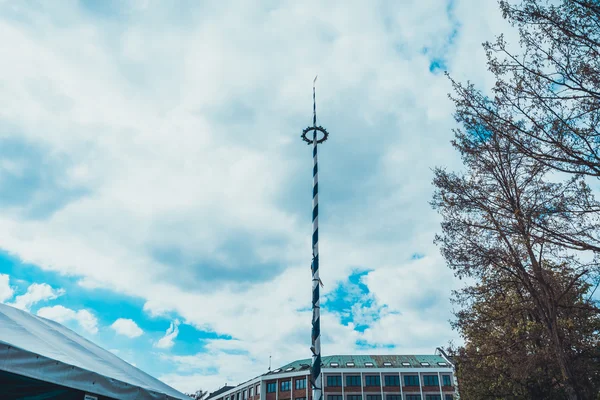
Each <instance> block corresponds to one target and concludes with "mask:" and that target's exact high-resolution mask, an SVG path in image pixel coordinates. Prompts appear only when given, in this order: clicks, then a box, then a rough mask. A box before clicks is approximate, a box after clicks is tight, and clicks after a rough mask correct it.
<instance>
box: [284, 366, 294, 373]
mask: <svg viewBox="0 0 600 400" xmlns="http://www.w3.org/2000/svg"><path fill="white" fill-rule="evenodd" d="M293 369H294V367H289V368H286V369H285V372H290V371H291V370H293Z"/></svg>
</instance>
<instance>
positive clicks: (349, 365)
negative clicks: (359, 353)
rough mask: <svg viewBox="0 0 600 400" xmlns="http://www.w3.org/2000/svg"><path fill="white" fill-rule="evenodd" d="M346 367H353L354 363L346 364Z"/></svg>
mask: <svg viewBox="0 0 600 400" xmlns="http://www.w3.org/2000/svg"><path fill="white" fill-rule="evenodd" d="M346 367H354V363H353V362H347V363H346Z"/></svg>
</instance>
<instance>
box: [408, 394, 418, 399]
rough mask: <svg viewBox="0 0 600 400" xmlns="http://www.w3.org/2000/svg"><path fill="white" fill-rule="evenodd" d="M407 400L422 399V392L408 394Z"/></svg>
mask: <svg viewBox="0 0 600 400" xmlns="http://www.w3.org/2000/svg"><path fill="white" fill-rule="evenodd" d="M406 400H421V395H420V394H407V395H406Z"/></svg>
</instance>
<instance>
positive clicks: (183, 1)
mask: <svg viewBox="0 0 600 400" xmlns="http://www.w3.org/2000/svg"><path fill="white" fill-rule="evenodd" d="M502 32H504V33H507V37H508V38H509V39H510V38H511V37H514V32H512V31H511V30H510V28H509V27H508V26H507V24H506V22H505V21H503V20H502V18H501V15H500V12H499V11H498V8H497V4H496V1H494V0H484V1H482V0H396V1H391V0H390V1H350V0H331V1H327V2H323V1H317V0H307V1H286V0H284V1H272V0H264V1H260V2H256V1H244V0H229V1H219V2H217V1H205V2H200V1H192V0H178V1H158V0H145V1H144V0H130V1H127V2H124V1H117V0H104V1H100V0H98V1H93V0H79V1H78V0H60V1H52V2H41V1H7V0H0V60H1V62H0V301H2V302H4V303H7V304H12V305H14V306H16V307H20V308H22V309H25V310H28V311H30V312H32V313H35V314H38V315H41V316H44V317H47V318H51V319H54V320H56V321H59V322H61V323H64V324H65V325H67V326H68V327H70V328H72V329H74V330H75V331H77V332H78V333H80V334H82V335H83V336H85V337H87V338H89V339H91V340H92V341H94V342H96V343H98V344H99V345H101V346H103V347H105V348H107V349H110V350H112V351H114V352H115V353H116V354H118V355H119V356H121V357H122V358H124V359H125V360H127V361H129V362H131V363H133V364H134V365H136V366H138V367H139V368H141V369H143V370H144V371H147V372H149V373H150V374H152V375H154V376H157V377H159V378H160V379H162V380H164V381H165V382H167V383H168V384H171V385H173V386H174V387H176V388H178V389H180V390H185V391H191V390H194V389H197V388H203V389H205V390H211V391H212V390H214V389H217V388H218V387H219V386H221V385H223V384H225V383H229V384H236V383H239V382H241V381H244V380H246V379H248V378H251V377H253V376H255V375H257V374H260V373H262V372H265V371H266V369H267V367H268V362H269V355H271V356H272V358H273V365H274V366H277V365H280V364H284V363H287V362H289V361H292V360H294V359H297V358H307V357H309V355H310V350H309V346H310V297H311V290H310V283H311V282H310V280H311V276H310V258H311V252H310V234H311V195H312V176H311V175H312V173H311V168H312V158H311V150H310V148H309V147H308V146H306V145H305V144H303V143H302V142H301V140H300V133H301V131H302V129H303V128H304V127H306V126H308V125H309V124H310V123H311V117H312V116H311V113H312V92H311V91H312V81H313V78H314V76H315V75H316V74H318V75H319V79H318V81H317V103H318V122H319V124H320V125H323V126H325V127H326V128H327V129H328V130H329V132H330V133H331V136H330V140H329V141H328V142H327V143H326V144H325V145H324V146H322V147H321V150H320V160H319V161H320V171H319V172H320V174H319V175H320V176H319V178H320V188H319V189H320V191H319V192H320V193H319V195H320V205H319V206H320V217H321V218H320V231H321V243H320V245H321V277H322V280H323V282H324V284H325V287H324V300H323V311H322V313H323V316H322V334H323V352H324V354H335V353H337V354H339V353H342V354H343V353H345V354H348V353H398V354H411V353H413V354H414V353H420V354H432V353H433V352H434V350H435V347H436V346H440V345H445V344H447V343H448V341H449V340H452V339H456V333H455V332H453V331H452V330H451V328H450V326H449V323H448V320H449V319H450V318H451V311H452V305H451V304H450V303H449V301H448V297H449V296H450V291H451V289H452V288H454V287H457V286H458V285H460V282H459V281H457V280H456V279H455V278H453V276H452V273H451V272H450V271H449V270H448V269H447V268H446V267H445V264H444V261H443V260H442V259H441V257H440V256H439V253H438V250H437V249H436V247H435V246H434V245H433V244H432V240H433V237H434V235H435V233H436V231H438V230H439V228H438V227H439V218H438V216H437V215H436V213H435V212H434V211H432V210H431V209H430V207H429V205H428V201H429V199H430V196H431V193H432V187H431V183H430V182H431V177H432V171H431V169H432V168H433V167H434V166H435V165H442V166H448V167H450V168H457V167H459V163H458V158H457V156H456V154H455V153H454V151H453V150H452V148H451V146H450V143H449V141H450V139H451V137H452V132H451V129H452V128H453V127H454V125H455V123H454V121H453V118H452V110H453V106H452V104H451V103H450V101H449V100H448V99H447V93H448V92H449V91H450V85H449V82H448V80H447V78H446V77H445V76H444V74H443V71H444V70H448V71H449V72H450V73H451V74H452V75H453V76H454V77H455V78H457V79H459V80H466V79H470V80H471V81H473V82H474V83H475V84H476V85H478V86H479V87H482V88H486V87H489V86H490V85H491V83H492V81H491V78H490V76H489V74H488V73H487V72H486V66H485V54H484V52H483V49H482V48H481V43H482V42H483V41H485V40H493V39H494V37H495V36H496V35H497V34H500V33H502Z"/></svg>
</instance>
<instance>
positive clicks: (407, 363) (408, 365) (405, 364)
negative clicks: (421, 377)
mask: <svg viewBox="0 0 600 400" xmlns="http://www.w3.org/2000/svg"><path fill="white" fill-rule="evenodd" d="M402 366H403V367H410V363H409V362H403V363H402Z"/></svg>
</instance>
